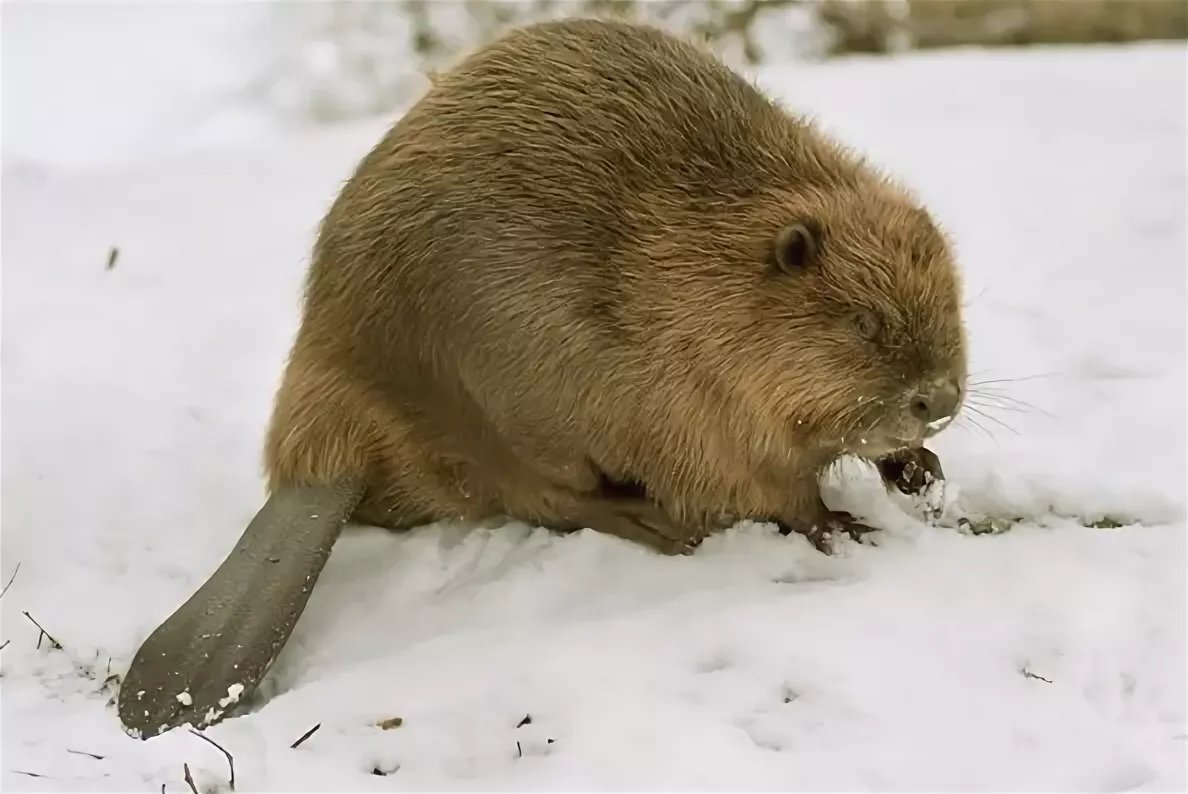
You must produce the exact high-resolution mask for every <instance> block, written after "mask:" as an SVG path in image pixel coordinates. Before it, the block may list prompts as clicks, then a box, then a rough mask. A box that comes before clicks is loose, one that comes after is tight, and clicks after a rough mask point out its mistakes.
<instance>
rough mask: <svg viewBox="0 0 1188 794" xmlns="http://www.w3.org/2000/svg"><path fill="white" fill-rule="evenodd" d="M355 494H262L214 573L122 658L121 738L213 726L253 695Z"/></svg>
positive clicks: (323, 489)
mask: <svg viewBox="0 0 1188 794" xmlns="http://www.w3.org/2000/svg"><path fill="white" fill-rule="evenodd" d="M363 493H364V486H363V483H362V480H361V479H355V478H345V479H343V480H340V481H338V482H335V483H331V484H323V485H303V486H287V487H284V488H281V489H278V490H277V491H276V492H275V493H273V494H272V495H271V496H270V497H269V498H268V500H267V501H266V502H265V503H264V506H263V507H261V508H260V511H259V512H258V513H256V516H255V517H254V518H253V519H252V521H251V522H250V523H249V524H248V526H247V529H245V530H244V533H243V535H242V536H241V537H240V538H239V542H238V543H237V544H236V546H235V548H234V550H232V552H231V553H230V554H229V555H227V558H226V559H225V560H223V563H222V564H221V565H220V566H219V567H218V569H217V570H216V571H215V572H214V574H212V575H211V577H210V578H209V579H207V580H206V583H205V584H203V585H202V587H200V588H199V589H198V591H197V592H195V593H194V595H192V596H191V597H190V599H189V600H188V601H186V602H185V603H184V604H182V605H181V606H180V607H178V609H177V611H176V612H174V613H173V614H172V615H170V616H169V618H168V619H167V620H166V621H165V622H164V623H162V624H161V625H160V627H158V628H157V630H156V631H154V632H153V633H152V634H150V635H149V637H148V639H146V640H145V641H144V643H143V644H142V645H141V646H140V650H139V651H137V653H136V656H135V657H134V658H133V659H132V665H131V667H130V668H129V669H128V672H127V675H125V676H124V681H123V683H122V684H121V686H120V692H119V707H118V708H119V715H120V721H121V722H123V724H124V727H125V729H127V730H128V732H129V733H130V734H132V735H134V736H136V737H138V738H141V739H148V738H151V737H153V736H157V735H158V734H161V733H163V732H165V731H167V730H170V729H171V728H175V727H178V726H179V725H184V724H185V723H190V724H191V725H192V726H193V727H195V728H204V727H207V726H210V725H213V724H215V723H217V722H219V721H220V720H221V719H222V718H223V715H224V714H225V713H226V712H227V711H228V709H229V708H230V707H231V706H232V705H234V704H235V703H236V702H237V701H239V700H240V699H242V698H245V697H247V696H249V695H250V694H251V693H252V692H253V691H255V689H256V687H257V686H258V685H259V683H260V681H261V679H263V678H264V675H265V674H266V673H267V672H268V669H269V668H270V667H271V666H272V663H273V662H274V661H275V660H276V657H277V654H279V653H280V650H281V648H283V647H284V645H285V643H286V642H288V639H289V635H290V634H292V632H293V627H294V626H295V625H296V624H297V619H298V618H300V617H301V613H302V612H303V611H304V609H305V605H306V603H308V601H309V596H310V593H311V592H312V591H313V588H314V585H315V584H316V582H317V580H318V575H319V574H320V573H321V572H322V568H324V567H325V565H326V560H327V559H328V558H329V556H330V551H331V549H333V548H334V543H335V541H337V540H338V536H339V534H340V533H341V532H342V528H343V527H344V526H345V525H346V523H347V521H348V520H349V519H350V517H351V514H352V513H353V512H354V510H355V508H356V507H357V506H358V504H359V502H360V500H361V499H362V498H363Z"/></svg>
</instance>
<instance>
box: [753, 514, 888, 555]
mask: <svg viewBox="0 0 1188 794" xmlns="http://www.w3.org/2000/svg"><path fill="white" fill-rule="evenodd" d="M776 525H777V526H778V527H779V528H780V534H781V535H790V534H792V533H793V532H795V533H796V534H798V535H804V536H805V537H806V538H808V541H809V543H811V544H813V547H814V548H816V549H817V551H819V552H821V553H822V554H833V539H834V537H836V536H837V535H839V534H845V535H848V536H850V538H852V539H853V540H856V541H858V542H859V543H861V542H863V541H867V542H870V543H871V545H877V544H875V543H873V541H871V540H868V539H867V536H868V535H870V534H871V533H874V532H878V531H879V529H878V527H872V526H868V525H867V524H863V523H861V522H859V521H857V520H855V518H854V517H853V516H852V515H850V514H849V513H845V512H842V511H839V510H828V511H825V512H823V513H822V514H821V515H820V516H819V517H817V518H816V519H814V520H811V521H809V520H805V519H800V518H791V519H778V520H777V521H776Z"/></svg>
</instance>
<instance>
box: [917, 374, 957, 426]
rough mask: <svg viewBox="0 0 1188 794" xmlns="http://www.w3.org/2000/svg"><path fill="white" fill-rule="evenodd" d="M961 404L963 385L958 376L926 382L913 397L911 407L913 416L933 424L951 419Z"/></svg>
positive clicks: (925, 422)
mask: <svg viewBox="0 0 1188 794" xmlns="http://www.w3.org/2000/svg"><path fill="white" fill-rule="evenodd" d="M959 405H961V385H960V384H959V383H958V382H957V380H956V378H949V379H948V380H938V381H934V382H932V383H927V384H924V385H923V386H921V387H920V390H919V391H917V392H916V394H915V395H914V396H913V397H912V400H911V403H910V405H909V408H910V410H911V412H912V416H914V417H915V418H916V419H918V420H920V421H921V422H923V423H924V424H927V425H931V424H933V423H935V422H940V421H941V420H943V419H949V418H951V417H952V416H953V414H954V413H956V412H957V408H958V406H959Z"/></svg>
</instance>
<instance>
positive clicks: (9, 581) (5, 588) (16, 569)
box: [0, 562, 21, 598]
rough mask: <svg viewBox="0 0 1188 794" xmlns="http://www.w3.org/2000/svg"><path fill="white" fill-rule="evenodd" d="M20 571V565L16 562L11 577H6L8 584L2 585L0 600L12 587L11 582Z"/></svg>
mask: <svg viewBox="0 0 1188 794" xmlns="http://www.w3.org/2000/svg"><path fill="white" fill-rule="evenodd" d="M20 570H21V564H20V563H19V562H18V563H17V564H16V567H15V568H13V569H12V576H10V577H8V584H6V585H4V589H3V590H0V598H4V594H5V593H7V592H8V588H10V587H12V582H13V580H14V579H16V575H17V573H18V572H19V571H20Z"/></svg>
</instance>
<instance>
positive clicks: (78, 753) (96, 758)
mask: <svg viewBox="0 0 1188 794" xmlns="http://www.w3.org/2000/svg"><path fill="white" fill-rule="evenodd" d="M66 752H68V753H72V754H73V755H87V756H90V757H91V758H94V759H95V760H96V761H102V760H103V759H104V758H106V757H107V756H103V755H96V754H95V753H88V752H87V751H86V750H71V749H70V748H69V747H67V748H66Z"/></svg>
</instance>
